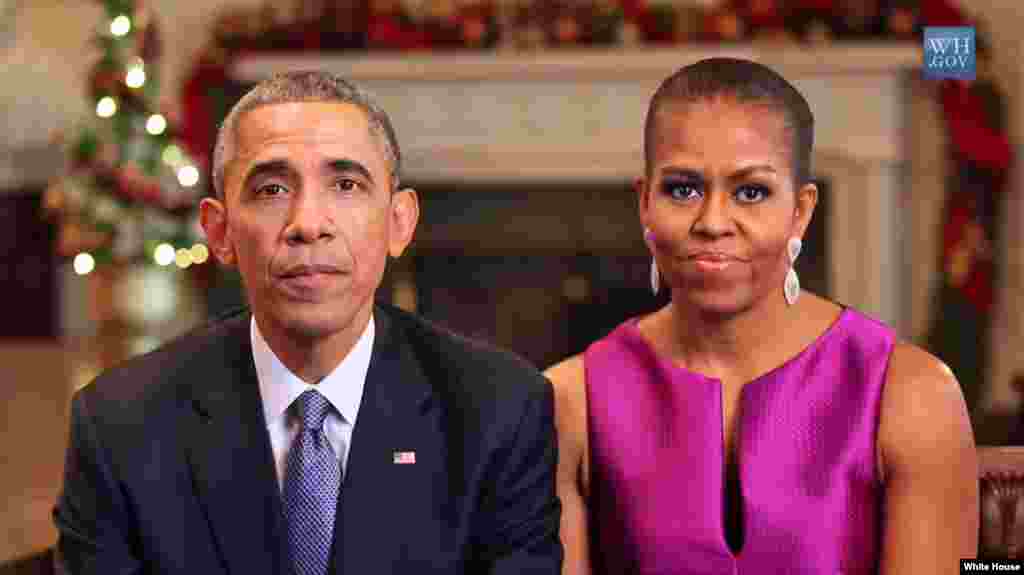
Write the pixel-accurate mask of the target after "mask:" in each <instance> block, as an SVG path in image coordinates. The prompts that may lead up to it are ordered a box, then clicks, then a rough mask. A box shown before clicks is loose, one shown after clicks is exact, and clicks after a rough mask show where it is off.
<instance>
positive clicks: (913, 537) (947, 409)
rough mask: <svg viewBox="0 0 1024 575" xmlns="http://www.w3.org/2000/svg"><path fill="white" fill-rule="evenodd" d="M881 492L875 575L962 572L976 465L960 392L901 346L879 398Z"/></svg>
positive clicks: (930, 360) (937, 368) (974, 529)
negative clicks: (880, 538) (879, 554)
mask: <svg viewBox="0 0 1024 575" xmlns="http://www.w3.org/2000/svg"><path fill="white" fill-rule="evenodd" d="M878 446H879V450H880V463H881V471H882V475H883V481H884V485H885V525H884V535H883V547H882V564H881V567H882V568H881V570H880V571H879V573H881V574H882V575H896V574H903V573H949V574H951V575H952V574H957V573H959V572H960V559H968V558H973V557H975V555H976V554H977V547H978V462H977V454H976V452H975V448H974V437H973V434H972V432H971V423H970V419H969V417H968V415H967V409H966V406H965V405H964V399H963V395H962V393H961V391H960V386H959V384H958V383H957V381H956V378H955V377H954V376H953V373H952V372H951V371H950V370H949V368H947V367H946V366H945V365H943V364H942V363H941V362H940V361H939V360H938V359H936V358H934V357H933V356H931V355H929V354H928V353H926V352H924V351H922V350H921V349H919V348H916V347H914V346H912V345H908V344H898V345H897V346H896V348H895V349H894V351H893V354H892V358H891V359H890V363H889V372H888V376H887V380H886V386H885V391H884V392H883V395H882V407H881V421H880V424H879V435H878Z"/></svg>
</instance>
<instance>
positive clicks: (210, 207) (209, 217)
mask: <svg viewBox="0 0 1024 575" xmlns="http://www.w3.org/2000/svg"><path fill="white" fill-rule="evenodd" d="M199 223H200V224H201V225H202V226H203V231H204V232H206V242H207V244H209V246H210V251H212V252H213V255H214V256H216V258H217V260H218V261H219V262H220V263H222V264H224V265H233V264H234V263H235V248H234V245H232V243H231V242H230V241H229V239H228V212H227V207H226V206H225V205H224V202H222V201H220V200H217V199H214V198H203V201H201V202H199Z"/></svg>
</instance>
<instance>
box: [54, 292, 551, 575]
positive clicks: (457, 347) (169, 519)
mask: <svg viewBox="0 0 1024 575" xmlns="http://www.w3.org/2000/svg"><path fill="white" fill-rule="evenodd" d="M250 317H251V316H250V314H249V313H248V312H243V313H240V314H236V315H233V316H231V317H228V318H226V319H222V320H218V321H216V322H214V323H211V324H210V325H208V326H206V327H203V328H200V329H198V330H196V331H195V332H193V333H191V334H189V335H186V336H184V337H182V338H180V339H178V340H177V341H175V342H172V343H170V344H168V345H167V346H165V347H163V348H161V349H159V350H157V351H155V352H153V353H150V354H147V355H145V356H142V357H139V358H135V359H133V360H130V361H128V362H126V363H125V364H123V365H121V366H119V367H118V368H116V369H113V370H111V371H109V372H107V373H105V374H103V375H101V376H100V377H99V378H97V380H96V381H95V382H94V383H92V384H90V385H88V386H86V387H85V388H83V389H82V390H80V391H79V392H77V393H76V394H75V396H74V398H73V400H72V415H71V433H70V444H69V447H68V452H67V460H66V466H65V477H64V486H63V490H62V493H61V495H60V496H59V498H58V501H57V505H56V507H55V508H54V521H55V523H56V525H57V528H58V530H59V542H58V551H59V553H60V555H61V556H62V560H63V562H64V565H65V568H66V569H67V570H68V571H69V572H70V573H72V574H75V575H77V574H97V575H114V574H121V575H126V574H134V573H161V574H178V573H180V574H188V575H200V574H201V575H219V574H231V575H259V574H264V573H266V574H281V575H285V574H287V573H289V572H290V571H289V569H288V567H287V565H286V563H285V548H284V547H283V545H284V541H285V538H284V536H283V534H284V530H283V526H282V520H281V517H282V516H281V502H280V491H279V488H278V484H277V478H276V476H275V472H274V464H273V456H272V452H271V448H270V439H269V435H268V432H267V427H266V422H265V421H264V416H263V409H262V403H261V399H260V393H259V385H258V381H257V377H256V371H255V367H254V363H253V356H252V347H251V342H250V336H249V322H250ZM374 317H375V321H376V322H377V324H376V330H377V331H376V337H375V340H374V345H373V352H372V358H371V360H370V368H369V371H368V373H367V379H366V386H365V389H364V392H363V400H362V404H361V406H360V409H359V417H358V419H357V420H356V426H355V428H354V430H353V436H352V445H351V448H350V454H349V459H348V464H347V470H346V475H345V479H344V484H343V487H342V494H341V496H340V497H339V501H338V505H339V508H338V513H337V521H336V527H335V544H334V557H333V561H332V572H333V573H344V574H351V575H365V574H373V575H378V574H388V573H394V574H402V573H409V574H415V575H424V574H430V573H445V574H461V573H491V574H495V575H502V574H509V575H511V574H516V575H519V574H524V573H535V574H544V575H557V574H558V573H559V570H560V566H561V561H562V547H561V544H560V543H559V540H558V526H559V516H560V506H559V503H558V499H557V497H556V495H555V465H556V459H557V452H556V445H555V435H554V413H553V412H554V407H553V392H552V389H551V384H550V383H549V382H548V381H547V380H546V379H545V378H544V377H543V376H542V375H541V374H540V373H539V372H537V371H536V370H535V369H534V368H533V367H531V366H530V365H529V364H527V363H526V362H525V361H524V360H522V359H519V358H518V357H516V356H513V355H512V354H509V353H506V352H501V351H497V350H494V349H491V348H488V347H486V346H484V345H482V344H480V343H476V342H472V341H470V340H467V339H464V338H461V337H459V336H455V335H453V334H451V333H449V332H446V331H445V330H443V329H441V328H438V327H436V326H433V325H431V324H429V323H428V322H426V321H424V320H422V319H419V318H417V317H416V316H414V315H411V314H408V313H405V312H402V311H400V310H398V309H396V308H391V307H383V306H378V307H377V308H376V309H375V312H374ZM396 452H415V463H411V464H410V463H405V464H398V463H396V462H395V453H396Z"/></svg>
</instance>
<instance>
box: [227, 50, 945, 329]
mask: <svg viewBox="0 0 1024 575" xmlns="http://www.w3.org/2000/svg"><path fill="white" fill-rule="evenodd" d="M711 56H734V57H741V58H747V59H751V60H756V61H759V62H762V63H764V64H766V65H769V66H772V67H773V68H776V69H777V70H779V71H780V72H781V73H782V74H784V75H785V76H786V77H787V78H789V79H790V80H791V81H793V83H794V84H795V85H796V86H797V87H798V88H799V89H800V90H801V91H802V92H803V94H804V95H805V96H806V97H807V99H808V101H809V102H810V104H811V108H812V110H813V111H814V113H815V119H816V127H815V138H816V146H815V157H814V162H815V170H816V171H817V172H818V173H821V174H823V175H826V176H828V177H829V178H830V180H831V183H832V187H833V197H832V202H831V206H832V209H831V210H830V213H828V214H820V215H819V217H822V216H823V217H827V218H829V229H830V233H831V234H832V238H833V239H834V240H835V241H833V242H832V245H831V246H830V250H831V251H830V256H831V257H830V260H831V261H832V262H833V264H834V265H833V269H832V270H831V278H830V279H831V284H832V286H833V290H832V293H831V294H829V295H830V296H831V297H833V298H835V299H837V300H838V301H841V302H843V303H846V304H848V305H852V306H854V307H857V308H859V309H861V310H863V311H866V312H868V313H870V314H872V315H874V316H876V317H878V318H880V319H882V320H884V321H886V322H888V323H890V324H891V325H893V326H895V327H896V328H897V329H899V330H900V331H901V332H903V333H904V334H907V333H908V332H909V330H910V327H911V326H912V325H916V324H917V323H919V321H918V320H917V319H916V318H913V317H911V315H912V310H911V308H912V307H913V306H907V305H905V304H906V302H907V301H908V300H909V299H910V294H911V293H913V292H914V290H915V289H916V288H917V287H919V286H917V285H912V278H911V277H910V276H911V274H910V273H908V272H907V271H906V269H905V268H906V266H904V265H903V263H904V262H905V261H906V260H907V258H908V257H910V254H909V253H908V251H909V248H907V247H905V245H904V243H903V242H901V241H900V240H901V239H902V238H903V235H904V232H905V230H907V229H910V228H909V227H907V226H912V224H913V222H912V220H911V219H910V216H908V215H907V212H909V210H907V211H903V212H901V211H900V210H899V209H898V208H899V207H900V206H901V205H902V204H903V201H904V198H905V197H914V196H915V194H914V193H913V190H909V189H907V188H908V187H910V186H908V185H907V184H905V183H904V182H916V181H918V179H917V178H914V177H913V172H914V171H915V170H919V169H922V168H923V166H922V167H917V166H915V165H914V163H913V162H909V161H908V159H909V158H915V157H918V156H919V155H920V154H916V153H915V150H916V149H917V148H918V147H920V146H922V145H932V143H927V144H926V143H923V142H919V141H916V140H917V138H915V137H914V134H915V131H914V130H908V129H906V124H907V122H908V121H909V119H910V118H911V117H914V114H913V110H912V107H913V105H914V104H913V101H914V99H913V98H911V97H910V92H911V89H912V84H913V82H914V78H915V77H916V70H917V69H918V68H919V66H920V63H921V50H920V48H919V47H918V46H916V45H911V44H870V45H868V44H865V45H859V44H840V45H833V46H828V47H820V48H813V49H810V48H802V47H759V46H736V47H728V48H719V47H695V46H686V47H677V48H672V49H643V50H632V51H622V50H564V51H563V50H558V51H546V52H539V53H527V54H503V53H499V54H494V53H441V54H390V55H389V54H373V53H371V54H361V55H336V56H332V55H328V56H323V55H320V56H314V57H293V56H258V57H250V58H247V59H243V60H241V61H239V62H238V63H237V65H236V66H235V68H234V69H233V71H232V74H233V77H234V78H235V79H237V80H240V81H244V82H254V81H256V80H259V79H261V78H264V77H266V76H268V75H269V74H271V73H273V72H277V71H283V70H293V69H299V68H307V69H308V68H321V69H327V70H330V71H332V72H335V73H337V74H340V75H342V76H344V77H347V78H349V79H352V80H354V81H356V82H357V83H359V84H360V85H361V86H363V87H365V88H367V89H368V90H370V91H371V92H372V93H373V94H374V95H375V96H376V97H377V99H378V101H379V102H380V104H381V105H382V106H383V107H384V109H385V110H387V112H388V114H389V115H390V116H391V119H392V122H393V123H394V125H395V129H396V131H397V133H398V137H399V141H400V143H401V145H402V154H403V175H404V177H405V178H406V179H408V180H416V181H439V182H463V183H465V182H473V183H485V182H489V181H504V182H508V181H526V180H533V181H544V182H549V183H551V182H559V181H574V182H586V181H601V180H603V181H608V180H619V181H629V180H631V179H633V178H634V177H636V176H637V175H638V174H639V173H640V171H641V170H642V167H643V155H642V138H641V136H642V128H643V119H644V114H645V113H646V109H647V102H648V100H649V98H650V96H651V94H653V92H654V90H655V89H656V88H657V86H658V84H659V83H660V82H661V80H662V79H663V78H665V77H666V76H667V75H669V74H671V73H672V72H673V71H674V70H676V69H678V68H679V67H681V66H684V65H686V64H688V63H691V62H695V61H697V60H699V59H702V58H706V57H711ZM907 176H910V177H909V178H907ZM915 257H917V256H916V255H915Z"/></svg>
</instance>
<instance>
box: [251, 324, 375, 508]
mask: <svg viewBox="0 0 1024 575" xmlns="http://www.w3.org/2000/svg"><path fill="white" fill-rule="evenodd" d="M250 325H251V327H250V330H249V334H250V337H251V339H252V355H253V360H254V361H255V363H256V376H257V378H258V379H259V385H260V396H261V397H262V399H263V415H264V416H265V418H266V421H267V431H269V432H270V447H271V448H272V449H273V451H274V467H275V469H276V471H277V484H278V488H282V487H283V486H284V473H285V467H286V464H287V461H288V450H289V449H291V446H292V442H293V441H294V439H295V437H296V436H297V435H298V433H299V427H300V424H301V421H300V420H299V417H298V414H297V413H296V411H295V408H294V407H293V408H291V409H289V407H290V406H291V405H292V402H294V401H295V400H296V399H297V398H298V397H299V395H301V394H302V392H303V391H306V390H307V389H315V390H317V391H319V392H320V393H321V394H322V395H323V396H324V397H326V398H327V400H328V401H329V402H331V405H332V406H334V409H335V411H332V412H330V413H328V415H327V419H326V420H325V421H324V432H325V433H326V434H327V440H328V442H330V444H331V449H333V450H334V454H335V455H337V456H338V461H339V463H340V464H341V472H342V476H344V473H345V467H346V464H347V463H348V452H349V446H350V445H351V444H352V429H353V428H354V427H355V424H356V415H357V414H358V413H359V404H360V403H361V402H362V399H363V386H364V385H365V383H366V372H367V370H369V368H370V353H371V352H372V351H373V337H374V327H373V317H372V316H371V317H370V321H369V323H367V325H366V329H365V330H363V334H362V335H361V336H359V340H358V341H357V342H356V344H355V346H353V347H352V350H351V351H349V353H348V355H347V356H345V359H344V360H342V362H341V363H340V364H339V365H338V367H336V368H334V371H332V372H331V373H329V374H327V377H325V378H323V380H321V381H320V383H318V384H316V385H311V384H308V383H306V382H304V381H302V379H300V378H299V377H298V376H297V375H295V374H294V373H292V372H291V371H290V370H289V369H288V368H287V367H285V365H284V364H283V363H281V360H280V359H278V357H277V355H276V354H275V353H274V352H273V350H271V349H270V346H269V345H267V342H266V340H264V339H263V336H262V335H261V334H260V330H259V327H258V326H257V325H256V318H255V317H253V319H252V322H251V324H250Z"/></svg>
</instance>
